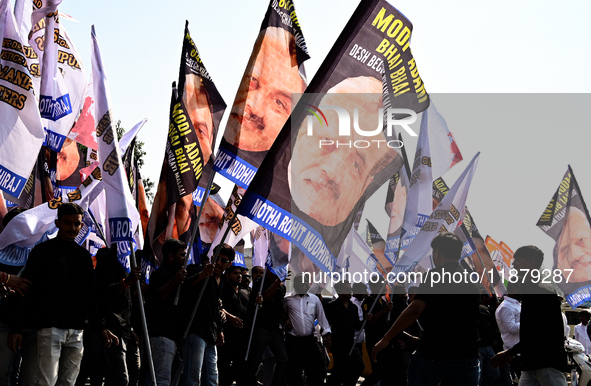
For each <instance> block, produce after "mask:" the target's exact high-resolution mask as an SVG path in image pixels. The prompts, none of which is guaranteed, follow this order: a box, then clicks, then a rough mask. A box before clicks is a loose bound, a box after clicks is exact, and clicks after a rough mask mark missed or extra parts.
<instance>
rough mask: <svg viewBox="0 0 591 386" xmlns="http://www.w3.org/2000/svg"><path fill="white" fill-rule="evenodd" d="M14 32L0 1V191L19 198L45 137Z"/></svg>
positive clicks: (11, 19) (21, 47)
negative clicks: (0, 45) (0, 43)
mask: <svg viewBox="0 0 591 386" xmlns="http://www.w3.org/2000/svg"><path fill="white" fill-rule="evenodd" d="M17 28H18V26H17V25H16V21H15V19H14V15H13V13H12V9H11V4H10V1H9V0H2V1H0V41H2V48H1V51H0V117H2V119H1V120H0V190H3V191H4V192H6V193H8V194H10V195H11V196H13V197H17V198H18V197H19V196H20V194H21V192H22V191H23V189H24V188H25V184H26V183H27V181H28V180H29V177H30V175H31V171H32V170H33V167H34V166H35V161H36V160H37V155H38V154H39V149H40V148H41V145H42V144H43V139H44V137H45V134H44V131H43V124H42V123H41V115H40V113H39V106H38V103H39V102H38V100H37V98H36V96H35V93H34V90H33V79H32V75H31V71H30V70H29V66H28V62H27V58H26V56H25V51H26V50H25V48H24V45H23V41H22V40H21V37H20V33H19V31H18V29H17Z"/></svg>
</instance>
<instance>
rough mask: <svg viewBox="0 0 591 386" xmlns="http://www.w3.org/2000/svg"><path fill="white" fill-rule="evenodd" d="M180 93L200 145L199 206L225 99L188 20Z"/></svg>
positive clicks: (196, 199) (195, 197) (196, 201)
mask: <svg viewBox="0 0 591 386" xmlns="http://www.w3.org/2000/svg"><path fill="white" fill-rule="evenodd" d="M178 89H179V95H180V97H181V98H182V100H183V102H184V105H185V108H186V109H187V113H188V114H189V119H190V120H191V123H192V124H193V127H194V128H195V131H196V133H197V138H198V139H199V148H200V149H201V151H202V158H203V160H204V165H203V171H202V173H201V179H200V180H199V183H198V186H197V189H196V190H194V191H193V203H194V204H195V205H196V206H198V207H199V206H201V201H202V200H203V197H204V196H205V191H206V189H209V188H210V186H209V185H210V184H211V182H212V180H211V178H212V176H213V174H212V173H213V162H214V160H215V157H214V154H213V148H214V146H215V143H216V138H217V133H218V128H219V126H220V121H221V119H222V115H224V111H225V110H226V102H224V100H223V98H222V96H221V95H220V93H219V92H218V90H217V88H216V86H215V84H214V83H213V79H212V78H211V76H210V75H209V73H208V72H207V70H206V69H205V66H204V64H203V61H202V60H201V56H200V55H199V51H198V50H197V46H196V45H195V42H194V41H193V39H191V34H190V33H189V23H188V22H187V23H186V24H185V36H184V39H183V49H182V54H181V65H180V72H179V85H178Z"/></svg>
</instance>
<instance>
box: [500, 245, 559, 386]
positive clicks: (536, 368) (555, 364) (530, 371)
mask: <svg viewBox="0 0 591 386" xmlns="http://www.w3.org/2000/svg"><path fill="white" fill-rule="evenodd" d="M513 257H514V261H513V267H514V268H515V270H516V271H517V272H518V275H519V276H518V277H517V279H518V280H517V282H516V283H514V284H513V283H512V284H510V285H509V288H507V290H508V291H509V293H514V294H517V295H518V296H519V297H520V298H521V321H520V329H519V342H518V343H517V344H515V345H514V346H513V347H511V348H510V349H508V350H505V351H502V352H500V353H498V354H497V355H496V356H495V357H494V358H493V359H492V361H491V362H492V363H493V365H502V364H505V363H507V362H508V361H510V360H511V359H513V358H514V357H515V356H516V355H517V354H521V369H522V374H521V380H520V383H521V382H523V384H536V383H535V382H539V383H542V384H548V385H550V384H551V385H564V386H566V378H565V377H564V372H565V371H567V370H568V368H567V357H566V351H565V349H564V339H565V331H564V324H563V321H562V312H561V311H560V304H561V301H560V299H559V297H558V295H556V293H555V292H554V290H553V289H552V287H549V286H547V285H546V284H538V283H537V282H536V281H535V280H534V278H533V275H531V274H529V275H528V274H526V272H527V273H530V272H533V271H540V268H541V266H542V262H543V261H544V253H543V252H542V251H541V250H540V249H539V248H537V247H535V246H532V245H529V246H525V247H521V248H519V249H518V250H517V251H515V254H514V255H513ZM528 382H529V383H528Z"/></svg>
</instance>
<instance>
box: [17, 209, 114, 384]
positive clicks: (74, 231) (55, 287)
mask: <svg viewBox="0 0 591 386" xmlns="http://www.w3.org/2000/svg"><path fill="white" fill-rule="evenodd" d="M57 212H58V215H57V220H55V225H56V227H57V228H58V234H57V237H56V238H54V239H51V240H48V241H45V242H43V243H41V244H38V245H36V246H35V247H34V248H33V250H32V251H31V253H30V255H29V258H28V261H27V264H26V266H25V269H24V271H23V277H24V278H27V279H29V280H30V281H31V283H32V286H31V291H30V293H29V294H28V295H27V296H26V297H25V298H24V299H23V300H24V301H23V303H22V304H21V306H22V307H21V309H20V310H19V311H18V313H17V315H16V319H15V321H14V324H13V325H12V326H11V330H12V332H13V334H11V335H10V336H9V338H8V339H9V341H8V343H9V346H10V348H11V349H12V350H13V351H16V350H17V349H18V348H19V347H21V341H22V339H23V337H22V335H21V334H22V333H23V328H25V327H32V328H33V329H36V330H37V358H36V359H37V361H36V363H35V364H33V365H32V366H31V364H30V363H23V369H32V368H37V369H38V372H37V374H36V377H37V383H38V384H39V385H48V386H49V385H50V386H53V385H55V384H59V385H74V383H75V381H76V377H77V376H78V372H79V370H80V361H81V360H82V352H83V345H82V333H83V330H84V329H85V328H93V329H97V330H99V331H100V332H101V337H102V339H103V341H104V343H105V345H106V346H107V347H110V346H112V345H118V344H119V340H118V338H117V337H116V336H115V335H113V334H112V333H111V331H109V330H107V329H104V328H103V327H102V325H101V323H100V320H99V317H98V314H97V305H96V299H95V290H94V271H93V264H92V259H91V257H90V253H89V252H88V251H87V250H86V249H84V248H83V247H81V246H79V245H78V244H77V243H76V242H75V241H74V240H75V238H76V236H78V232H79V231H80V229H81V227H82V216H83V214H84V211H83V210H82V208H81V207H80V206H78V205H77V204H74V203H65V204H62V205H60V206H59V207H58V210H57ZM74 305H75V306H74ZM25 312H26V313H25ZM24 351H25V348H24V346H23V360H24V361H25V359H26V360H31V358H30V357H27V355H26V354H25V352H24ZM27 376H29V374H27Z"/></svg>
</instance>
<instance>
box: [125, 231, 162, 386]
mask: <svg viewBox="0 0 591 386" xmlns="http://www.w3.org/2000/svg"><path fill="white" fill-rule="evenodd" d="M129 248H130V249H131V257H130V259H129V262H130V264H131V268H132V269H133V268H135V267H136V266H137V263H136V261H135V251H134V249H133V242H132V241H130V242H129ZM135 285H136V291H137V296H138V301H139V306H140V316H141V319H142V330H143V333H144V339H145V347H146V353H147V355H148V365H149V368H150V377H151V378H152V385H154V386H155V385H156V372H155V370H154V360H153V359H152V349H151V347H150V336H149V335H148V324H147V323H146V313H145V311H144V300H143V298H142V284H141V281H140V280H137V281H136V282H135Z"/></svg>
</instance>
